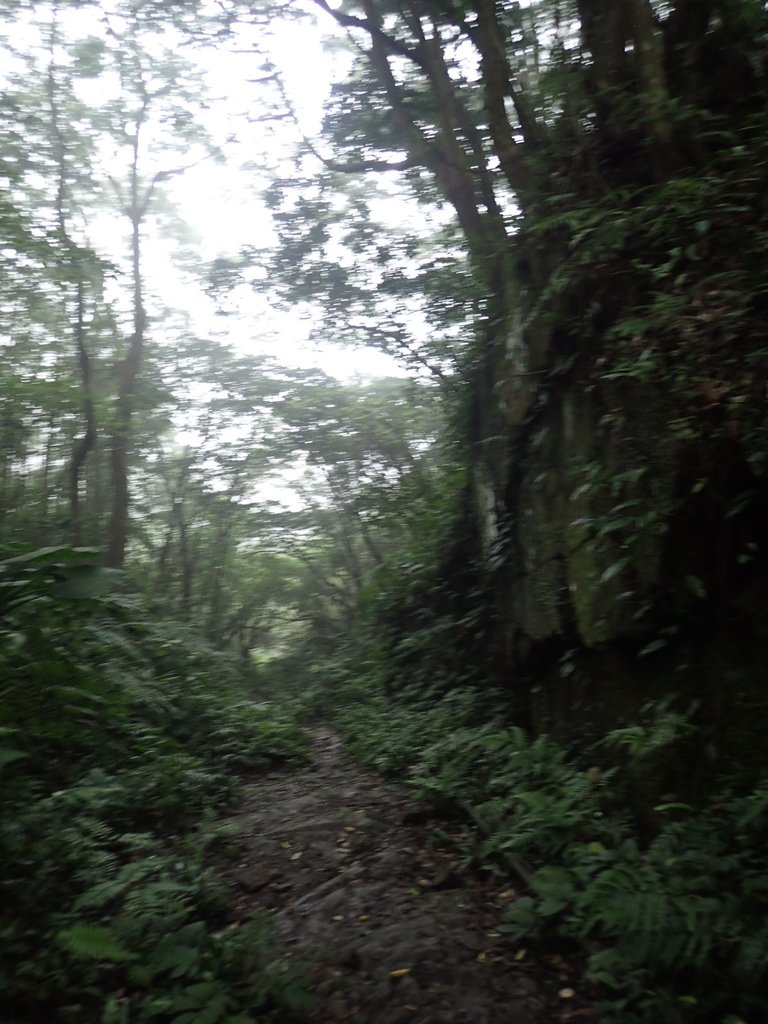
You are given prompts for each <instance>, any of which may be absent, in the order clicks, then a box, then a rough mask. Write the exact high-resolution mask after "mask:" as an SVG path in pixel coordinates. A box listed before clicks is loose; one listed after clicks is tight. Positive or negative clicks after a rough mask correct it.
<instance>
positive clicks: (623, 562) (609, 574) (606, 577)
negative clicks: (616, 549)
mask: <svg viewBox="0 0 768 1024" xmlns="http://www.w3.org/2000/svg"><path fill="white" fill-rule="evenodd" d="M630 561H631V560H630V559H629V558H620V559H619V560H618V562H614V563H613V565H609V566H608V568H607V569H606V570H605V572H604V573H603V574H602V576H601V577H600V582H601V583H608V582H610V580H612V579H613V578H614V577H615V576H618V575H619V573H620V572H621V571H622V570H623V569H626V567H627V566H628V565H629V563H630Z"/></svg>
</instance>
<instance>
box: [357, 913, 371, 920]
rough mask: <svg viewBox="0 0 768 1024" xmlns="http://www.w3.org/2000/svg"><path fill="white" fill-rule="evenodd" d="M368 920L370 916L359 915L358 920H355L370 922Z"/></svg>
mask: <svg viewBox="0 0 768 1024" xmlns="http://www.w3.org/2000/svg"><path fill="white" fill-rule="evenodd" d="M370 919H371V916H370V914H361V915H360V916H359V917H358V919H357V920H358V921H370Z"/></svg>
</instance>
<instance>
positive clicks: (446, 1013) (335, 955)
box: [226, 726, 598, 1024]
mask: <svg viewBox="0 0 768 1024" xmlns="http://www.w3.org/2000/svg"><path fill="white" fill-rule="evenodd" d="M312 737H313V745H312V757H311V762H310V763H309V765H307V766H305V767H303V768H301V769H299V770H296V771H293V772H285V771H281V772H272V773H271V774H268V775H266V776H262V777H260V778H259V779H257V780H254V781H253V782H250V783H248V785H247V786H246V797H245V801H244V804H243V805H242V807H241V808H240V811H239V813H238V815H237V816H236V820H237V822H238V825H239V826H240V829H241V835H240V837H239V839H238V856H237V860H236V861H234V862H233V863H232V864H231V866H230V867H228V868H227V869H226V874H227V876H228V877H229V879H230V881H231V882H232V883H234V887H235V912H236V914H245V913H247V912H248V911H251V910H259V909H260V910H264V911H267V912H268V913H269V914H270V916H271V917H272V920H273V922H274V926H275V941H276V944H277V949H276V955H277V956H280V957H287V958H289V959H290V960H292V961H293V962H295V963H297V964H300V965H302V966H303V967H304V969H305V977H306V978H307V982H308V985H309V989H310V992H311V995H312V997H313V1001H314V1007H313V1009H312V1010H311V1012H310V1014H309V1021H310V1022H312V1024H332V1022H334V1021H342V1022H350V1024H543V1022H567V1021H596V1020H598V1016H597V1014H596V1011H595V1009H594V1007H593V1005H592V1004H591V1003H590V1001H589V998H588V993H586V992H580V991H579V986H580V985H583V982H581V980H580V974H581V969H582V965H581V964H580V963H578V962H577V960H569V959H566V958H563V957H562V956H560V955H558V954H554V953H550V954H546V953H537V954H536V955H533V954H529V953H528V952H527V951H523V950H521V949H520V948H519V946H514V945H513V944H511V943H509V942H508V941H507V940H505V938H504V937H503V936H502V935H501V934H500V933H499V932H498V931H497V930H496V929H497V926H498V924H499V921H500V918H501V916H502V914H503V910H504V906H505V905H506V904H507V903H508V902H509V901H510V900H511V899H514V898H515V893H514V890H513V886H512V884H511V883H510V879H508V878H504V877H497V876H493V875H490V874H486V873H483V874H479V873H477V872H474V871H472V870H469V869H462V866H461V860H462V856H463V853H462V849H461V844H462V841H463V840H464V838H465V835H464V833H463V829H462V826H461V824H460V823H457V822H455V821H453V822H451V821H441V820H439V819H438V818H434V817H430V815H429V814H428V813H425V812H424V810H423V808H421V807H419V806H418V805H416V804H415V803H414V799H413V796H412V794H411V793H409V791H408V790H407V789H405V788H404V787H402V786H398V785H395V784H392V783H390V782H387V781H386V780H383V779H382V778H381V777H379V776H377V775H375V774H372V773H368V772H366V771H364V770H363V769H361V768H360V767H359V766H358V765H356V764H355V762H354V761H352V760H351V759H350V758H348V757H346V756H345V755H344V753H343V752H342V749H341V741H340V740H339V738H338V737H337V736H336V735H335V734H334V733H333V732H332V731H331V730H330V729H328V728H325V727H322V726H319V727H315V728H314V729H313V730H312Z"/></svg>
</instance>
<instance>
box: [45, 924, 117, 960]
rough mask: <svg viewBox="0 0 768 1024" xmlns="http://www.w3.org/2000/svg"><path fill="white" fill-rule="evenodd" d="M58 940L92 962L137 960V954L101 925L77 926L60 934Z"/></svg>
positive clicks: (72, 951) (66, 947) (77, 954)
mask: <svg viewBox="0 0 768 1024" xmlns="http://www.w3.org/2000/svg"><path fill="white" fill-rule="evenodd" d="M56 940H57V942H58V943H59V944H60V945H62V946H64V948H65V949H68V950H69V951H70V952H71V953H74V954H75V956H82V957H87V958H89V959H91V960H103V961H107V962H110V963H121V962H123V961H126V960H135V959H136V954H135V953H131V951H130V950H128V949H126V948H125V946H123V945H122V943H121V942H120V940H119V939H118V938H117V936H116V935H115V933H114V932H113V931H112V930H111V929H110V928H104V927H102V926H101V925H96V924H75V925H72V927H71V928H66V929H64V931H61V932H59V933H58V935H57V936H56Z"/></svg>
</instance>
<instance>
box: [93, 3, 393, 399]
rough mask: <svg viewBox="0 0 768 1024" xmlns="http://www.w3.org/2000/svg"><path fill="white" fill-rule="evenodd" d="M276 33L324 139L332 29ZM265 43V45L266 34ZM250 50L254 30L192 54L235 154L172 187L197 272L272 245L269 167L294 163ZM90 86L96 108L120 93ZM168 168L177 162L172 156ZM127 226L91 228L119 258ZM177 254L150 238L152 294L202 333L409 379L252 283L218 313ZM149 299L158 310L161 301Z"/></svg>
mask: <svg viewBox="0 0 768 1024" xmlns="http://www.w3.org/2000/svg"><path fill="white" fill-rule="evenodd" d="M73 16H74V17H75V18H77V19H90V18H92V17H93V13H92V12H91V11H89V10H87V9H82V10H81V11H79V12H75V13H74V15H73ZM269 37H270V38H269V51H270V59H271V60H272V62H273V63H274V64H275V66H276V67H277V68H279V70H280V73H281V76H282V79H283V82H284V86H285V88H286V91H287V93H288V95H289V96H290V99H291V102H292V103H293V105H294V109H295V111H296V113H297V114H298V116H299V119H300V123H301V129H302V131H303V132H304V133H305V134H307V135H309V136H312V135H315V134H316V133H317V131H318V129H319V126H320V121H321V118H322V114H323V103H324V101H325V99H326V97H327V94H328V92H329V89H330V82H331V77H332V73H333V57H332V56H331V55H330V54H328V53H327V52H326V50H325V49H324V47H323V42H322V32H321V30H320V29H319V28H318V27H317V26H316V25H315V24H314V23H313V22H311V21H310V20H306V21H305V22H304V23H292V24H290V25H288V24H286V25H282V26H281V25H279V24H271V25H270V31H269ZM259 42H260V43H261V44H262V45H263V43H264V36H263V33H260V34H259ZM249 49H250V45H249V40H248V36H247V33H246V34H245V35H244V37H243V39H242V41H241V40H237V41H236V42H235V43H234V44H232V45H230V46H228V47H227V48H226V49H225V48H218V49H214V48H211V49H210V50H206V51H204V52H202V53H201V52H200V51H197V52H196V53H195V52H193V51H191V50H187V51H186V52H185V56H186V57H187V59H190V60H192V59H194V60H196V61H197V62H199V64H200V66H201V67H202V69H203V70H204V73H205V78H206V81H207V85H208V89H209V92H210V95H211V98H212V100H211V103H210V107H209V109H208V111H207V112H205V113H203V114H202V116H201V120H202V121H203V123H204V124H205V127H206V128H207V130H208V131H209V133H210V135H211V136H212V138H213V140H214V142H215V143H216V144H217V145H219V146H220V147H221V149H222V150H223V151H224V153H225V156H226V163H223V164H222V163H215V162H214V161H212V160H205V161H203V162H201V163H200V164H199V165H197V166H193V167H191V168H190V169H188V170H186V171H185V172H184V174H183V175H180V176H178V177H175V178H174V179H173V180H172V181H171V182H170V183H169V184H168V185H166V187H165V189H166V192H167V194H169V195H170V197H171V198H172V201H173V202H174V204H175V205H176V207H177V210H178V214H179V217H180V219H181V221H183V222H184V223H185V224H186V225H187V227H188V231H187V234H188V239H187V244H186V246H185V251H184V254H183V255H184V263H185V264H186V266H187V267H188V268H190V269H191V268H192V267H194V266H195V264H196V262H198V261H199V263H204V262H208V261H210V260H212V259H214V258H216V257H217V256H236V255H237V253H238V251H239V250H240V248H241V246H244V245H249V244H250V245H253V244H254V243H256V244H259V243H260V242H262V241H264V242H266V243H268V242H269V240H270V239H271V238H272V237H273V233H272V226H271V220H270V216H269V213H268V211H267V210H266V209H265V207H264V205H263V203H262V201H261V198H260V196H259V189H260V188H261V187H263V186H264V185H265V184H266V183H267V181H268V178H267V177H266V174H265V173H263V172H260V168H264V169H266V168H267V167H268V165H269V164H274V163H275V162H278V163H282V165H283V168H286V167H289V166H290V165H289V161H290V156H291V154H292V145H293V142H294V140H295V139H296V130H295V128H294V127H293V126H292V125H290V124H289V123H288V122H277V123H264V122H263V121H259V119H258V118H259V114H260V113H261V108H262V105H263V103H264V95H263V91H262V87H260V86H259V85H258V84H256V83H254V81H253V80H254V79H258V78H259V77H260V75H262V74H263V71H262V70H261V67H260V65H261V63H262V61H263V57H262V56H259V55H254V54H253V53H252V52H248V51H249ZM238 50H242V51H246V52H236V51H238ZM112 87H113V89H115V90H116V89H118V88H119V86H118V83H117V82H116V81H115V82H114V83H112ZM81 92H82V95H83V98H84V99H86V100H87V102H88V103H89V104H100V103H103V102H105V101H106V100H108V99H109V98H110V83H105V81H104V79H103V78H100V79H98V80H95V81H88V80H86V81H84V82H83V83H82V85H81ZM249 118H250V123H249ZM107 159H109V158H108V157H107ZM164 164H165V166H167V158H166V159H165V161H164ZM289 173H290V172H289ZM126 229H127V224H126V223H122V224H119V223H116V221H115V219H114V218H113V217H109V216H104V217H101V218H99V219H98V220H97V221H96V222H92V223H91V224H90V226H89V233H90V234H91V235H92V236H93V241H94V242H95V243H96V244H97V245H99V246H102V247H104V249H105V250H106V251H112V252H114V254H115V256H116V257H117V256H118V254H120V252H121V250H122V254H125V252H127V235H126ZM177 257H178V245H177V243H176V242H174V241H170V240H167V239H166V240H164V239H162V238H160V237H159V236H154V237H153V236H149V237H148V238H147V240H146V243H145V246H144V266H145V270H146V281H147V292H148V298H149V299H150V300H151V295H152V293H154V294H155V295H161V296H162V302H163V304H164V305H165V306H167V307H172V308H176V309H179V310H182V311H184V312H185V313H186V314H187V316H188V319H189V324H190V328H191V330H192V331H194V333H195V334H196V335H198V336H200V337H217V338H219V339H220V340H221V341H223V342H225V343H228V344H232V345H234V346H235V347H236V348H237V349H239V350H242V351H244V352H249V353H255V354H269V355H272V356H274V358H275V359H277V360H278V361H280V362H282V363H284V364H286V365H288V366H300V367H312V366H317V367H320V368H321V369H322V370H324V371H325V372H326V373H329V374H331V375H333V376H337V377H339V378H340V379H347V380H351V379H355V378H357V377H360V376H363V377H370V376H385V375H390V376H391V375H404V371H403V370H402V369H401V368H400V366H399V365H398V364H397V363H396V362H395V361H394V360H392V359H391V358H390V357H388V356H386V355H384V354H383V353H382V352H380V351H378V350H376V349H371V348H364V347H360V348H358V349H350V348H349V347H348V346H344V347H341V346H339V345H334V344H333V343H332V341H331V340H322V341H318V340H317V337H318V335H320V336H321V335H322V331H321V330H319V331H318V329H317V328H318V326H320V327H321V324H319V322H318V321H317V320H315V319H310V317H309V316H308V311H307V310H306V309H304V310H295V311H285V310H278V309H276V308H274V307H272V306H271V305H270V304H269V302H268V300H267V299H265V297H264V296H263V295H258V294H256V293H254V292H253V291H251V290H250V289H247V288H240V289H239V290H238V291H237V292H236V293H235V294H233V295H231V296H229V301H228V303H227V307H228V310H229V311H230V315H228V316H227V317H226V318H223V317H220V316H217V315H216V311H215V308H214V305H213V303H212V302H211V301H210V300H209V299H208V298H207V297H206V296H205V295H204V294H203V292H202V289H201V285H200V281H199V279H196V278H195V276H194V274H193V273H185V272H184V270H183V269H182V268H180V266H179V265H178V264H179V260H178V258H177ZM148 305H150V308H151V301H150V302H149V303H148ZM233 309H235V310H236V314H235V315H232V312H231V311H232V310H233ZM310 334H312V335H313V340H310Z"/></svg>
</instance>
